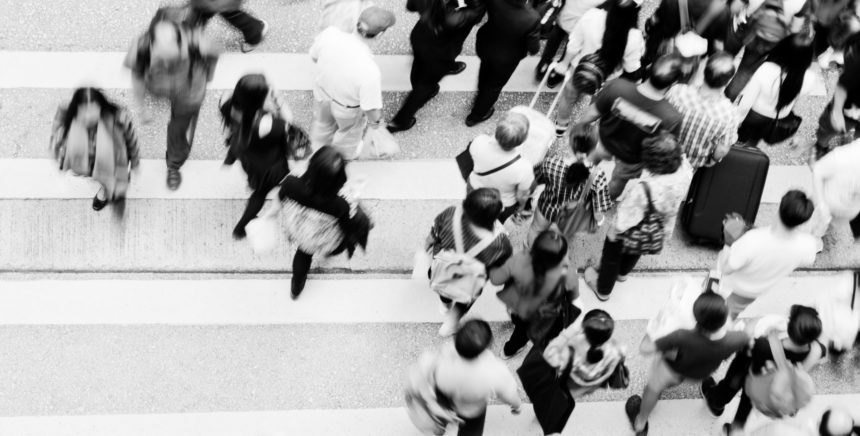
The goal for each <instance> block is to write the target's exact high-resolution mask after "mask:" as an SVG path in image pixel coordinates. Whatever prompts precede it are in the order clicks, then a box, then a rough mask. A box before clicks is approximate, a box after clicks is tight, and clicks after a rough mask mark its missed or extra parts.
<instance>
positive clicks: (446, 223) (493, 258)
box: [430, 206, 514, 269]
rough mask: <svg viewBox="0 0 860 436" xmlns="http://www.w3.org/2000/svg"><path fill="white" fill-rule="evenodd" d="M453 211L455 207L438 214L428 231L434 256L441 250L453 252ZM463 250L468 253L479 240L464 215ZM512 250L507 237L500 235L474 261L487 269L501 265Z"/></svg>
mask: <svg viewBox="0 0 860 436" xmlns="http://www.w3.org/2000/svg"><path fill="white" fill-rule="evenodd" d="M454 209H456V206H451V207H449V208H447V209H445V210H444V211H442V213H440V214H439V215H438V216H437V217H436V219H435V220H433V228H432V229H430V236H431V238H433V249H432V253H433V255H434V256H435V255H436V254H439V252H440V251H442V250H454V247H455V244H454V224H453V223H454ZM462 224H463V249H464V250H466V251H469V249H470V248H472V247H474V246H475V245H476V244H477V243H478V242H480V241H481V238H480V237H478V235H475V233H474V232H473V231H472V227H471V225H470V223H469V220H468V219H467V218H466V215H465V214H464V215H463V220H462ZM513 252H514V249H513V246H512V245H511V241H510V240H509V239H508V235H506V234H504V233H502V234H500V235H498V236H497V237H496V239H495V240H494V241H493V242H492V243H491V244H490V245H489V246H488V247H487V248H485V249H484V251H482V252H480V253H478V255H477V256H475V259H477V260H478V261H480V262H481V263H483V264H484V265H485V266H486V267H487V268H488V269H489V268H493V267H496V266H499V265H501V264H503V263H504V262H505V261H506V260H508V258H509V257H511V255H512V254H513Z"/></svg>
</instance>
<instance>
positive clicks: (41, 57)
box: [0, 51, 827, 96]
mask: <svg viewBox="0 0 860 436" xmlns="http://www.w3.org/2000/svg"><path fill="white" fill-rule="evenodd" d="M125 56H126V54H125V53H123V52H41V51H0V65H3V66H4V68H2V69H0V88H76V87H78V86H82V84H83V83H91V84H95V85H97V86H100V87H102V88H114V89H127V88H130V87H131V81H130V74H129V72H128V70H126V69H124V68H123V67H122V62H123V60H124V59H125ZM457 60H460V61H463V62H465V63H466V65H467V67H466V71H464V72H462V73H460V74H458V75H456V76H447V77H445V78H444V79H443V80H442V82H441V83H440V86H441V90H442V91H466V92H471V91H475V90H477V83H478V66H479V65H480V60H479V59H478V57H477V56H460V57H458V58H457ZM376 62H377V64H379V67H380V71H381V72H382V90H383V91H409V90H410V89H411V85H410V82H409V71H410V69H411V66H412V56H409V55H377V56H376ZM537 62H538V58H537V57H534V56H532V57H528V58H525V59H523V61H522V62H520V64H519V67H518V68H517V70H516V72H514V75H513V76H512V77H511V79H510V80H509V81H508V83H507V85H505V91H508V92H534V90H535V87H536V84H535V82H534V69H535V65H537ZM314 68H315V67H314V64H313V62H312V61H311V59H310V57H309V56H308V55H307V54H304V53H249V54H239V53H225V54H223V55H222V56H221V58H220V59H219V61H218V66H217V69H216V71H215V77H214V78H213V80H212V82H211V83H210V84H209V87H210V88H213V89H233V87H234V86H236V82H237V81H238V80H239V78H240V77H241V76H242V75H244V74H247V73H256V72H263V73H264V74H266V76H267V77H268V78H269V80H271V81H272V84H273V85H274V87H275V88H277V89H280V90H285V91H291V90H298V91H305V90H310V89H313V85H314ZM57 71H62V72H63V74H57ZM811 71H812V73H813V74H814V75H815V76H816V77H817V78H818V79H819V80H815V82H814V83H815V84H814V87H813V89H812V91H811V93H810V95H814V96H821V95H827V88H826V86H825V80H824V76H823V75H822V73H821V70H820V68H818V66H817V65H814V66H813V67H812V69H811ZM557 90H558V89H556V90H550V92H555V91H557Z"/></svg>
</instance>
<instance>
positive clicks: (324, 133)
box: [310, 6, 395, 159]
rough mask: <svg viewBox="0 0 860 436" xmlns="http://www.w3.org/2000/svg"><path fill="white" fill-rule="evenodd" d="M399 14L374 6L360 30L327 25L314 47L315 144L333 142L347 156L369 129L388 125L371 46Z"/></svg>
mask: <svg viewBox="0 0 860 436" xmlns="http://www.w3.org/2000/svg"><path fill="white" fill-rule="evenodd" d="M394 22H395V18H394V14H392V13H391V12H389V11H386V10H384V9H381V8H378V7H375V6H371V7H369V8H367V9H365V10H364V11H362V12H361V14H360V15H359V17H358V24H357V28H356V31H355V32H344V31H343V30H341V29H339V28H337V27H334V26H332V27H328V28H326V29H325V30H323V31H322V33H320V34H319V35H317V37H316V39H315V40H314V44H313V46H311V49H310V56H311V59H312V60H313V61H314V63H316V66H317V68H316V72H317V74H316V83H315V85H314V114H313V124H312V125H311V131H310V136H311V145H313V147H314V149H318V148H320V147H322V146H324V145H331V146H332V147H334V148H335V149H336V150H337V151H338V152H340V153H341V154H342V155H343V156H345V157H346V158H347V159H353V158H355V157H357V156H356V151H357V149H358V145H359V144H360V143H361V141H362V139H363V136H364V132H365V129H366V128H367V127H369V128H371V129H379V128H381V127H383V124H384V120H383V119H382V79H381V73H380V71H379V66H378V65H377V64H376V62H375V61H374V60H373V52H372V50H371V47H370V45H372V44H373V43H374V42H376V41H377V39H376V38H377V37H378V36H379V35H381V34H382V33H383V32H385V30H386V29H388V28H389V27H391V26H392V25H394Z"/></svg>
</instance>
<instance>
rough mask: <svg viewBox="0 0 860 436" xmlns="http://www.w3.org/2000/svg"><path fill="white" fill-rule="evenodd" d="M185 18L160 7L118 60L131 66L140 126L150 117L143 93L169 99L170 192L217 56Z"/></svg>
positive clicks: (178, 178)
mask: <svg viewBox="0 0 860 436" xmlns="http://www.w3.org/2000/svg"><path fill="white" fill-rule="evenodd" d="M184 20H185V16H184V12H183V11H182V10H181V9H180V8H175V7H162V8H159V9H158V10H157V11H156V12H155V16H154V17H153V18H152V21H151V22H150V24H149V28H148V29H147V30H146V32H144V33H143V35H141V36H139V37H137V38H136V39H135V40H134V42H132V44H131V48H130V49H129V51H128V54H127V55H126V57H125V61H124V63H123V65H124V66H125V67H126V68H128V69H130V70H131V77H132V85H133V88H134V99H135V101H136V103H137V106H138V112H139V113H140V116H141V119H142V121H143V123H144V124H146V123H149V122H150V121H151V119H152V118H151V116H150V114H149V110H148V109H147V108H146V106H145V105H144V95H145V94H146V93H147V92H148V93H150V94H151V95H152V96H154V97H158V98H163V99H166V100H167V101H168V102H169V103H170V121H169V122H168V124H167V154H166V159H167V187H168V188H170V189H171V190H176V189H178V188H179V185H180V184H181V183H182V174H181V173H180V172H179V169H180V168H181V167H182V164H184V163H185V160H186V159H188V155H189V154H190V153H191V143H192V142H193V141H194V131H195V129H196V127H197V116H198V114H199V113H200V106H201V105H202V104H203V98H204V97H205V96H206V84H207V83H209V81H210V80H212V77H213V75H214V72H215V65H216V63H217V61H218V55H219V50H216V49H215V48H214V46H213V45H212V43H211V42H210V41H209V40H208V39H207V38H206V37H205V36H204V35H203V33H202V31H201V30H200V29H199V28H195V27H192V26H191V25H189V24H188V22H187V21H184Z"/></svg>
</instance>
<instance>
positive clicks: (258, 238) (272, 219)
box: [245, 215, 280, 255]
mask: <svg viewBox="0 0 860 436" xmlns="http://www.w3.org/2000/svg"><path fill="white" fill-rule="evenodd" d="M245 233H246V234H247V236H246V238H247V239H248V243H250V244H251V249H252V250H254V254H258V255H265V254H270V253H272V252H273V251H275V248H276V247H277V246H278V235H279V234H280V228H279V226H278V221H277V215H263V216H259V217H257V218H254V219H252V220H251V221H250V222H249V223H248V224H247V225H246V226H245Z"/></svg>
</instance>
